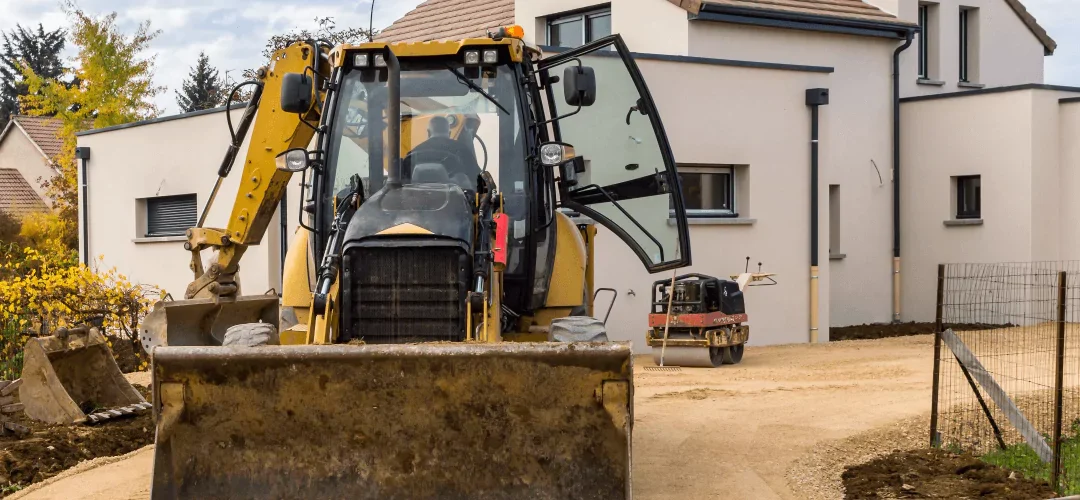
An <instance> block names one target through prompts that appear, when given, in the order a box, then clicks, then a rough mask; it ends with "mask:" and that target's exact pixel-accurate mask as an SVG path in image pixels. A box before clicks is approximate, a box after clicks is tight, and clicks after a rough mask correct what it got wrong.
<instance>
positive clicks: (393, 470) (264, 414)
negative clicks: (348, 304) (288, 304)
mask: <svg viewBox="0 0 1080 500" xmlns="http://www.w3.org/2000/svg"><path fill="white" fill-rule="evenodd" d="M631 364H632V360H631V353H630V347H629V345H628V344H626V343H535V344H528V343H504V344H473V343H466V344H462V343H433V344H408V345H360V346H354V345H307V346H264V347H162V348H158V349H155V350H154V353H153V365H154V368H153V376H154V401H155V412H157V415H156V416H157V417H158V418H157V441H156V449H155V456H154V479H153V487H152V492H151V497H152V498H153V499H176V498H379V499H398V498H401V499H426V498H438V499H466V498H468V499H530V498H545V499H547V498H550V499H564V498H574V499H592V498H596V499H600V498H602V499H613V498H628V497H629V496H630V429H631V425H632V422H633V417H632V401H633V399H632V394H631V391H632V383H631Z"/></svg>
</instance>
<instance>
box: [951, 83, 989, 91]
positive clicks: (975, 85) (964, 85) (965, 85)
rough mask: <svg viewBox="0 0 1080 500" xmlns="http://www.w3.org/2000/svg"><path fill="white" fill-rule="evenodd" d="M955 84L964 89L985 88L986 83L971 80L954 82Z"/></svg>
mask: <svg viewBox="0 0 1080 500" xmlns="http://www.w3.org/2000/svg"><path fill="white" fill-rule="evenodd" d="M956 86H957V87H960V88H965V89H983V88H986V84H983V83H972V82H958V83H957V84H956Z"/></svg>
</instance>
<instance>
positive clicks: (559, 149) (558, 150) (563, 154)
mask: <svg viewBox="0 0 1080 500" xmlns="http://www.w3.org/2000/svg"><path fill="white" fill-rule="evenodd" d="M575 156H577V155H576V154H575V153H574V147H573V146H571V145H569V144H562V143H558V142H552V143H548V144H543V145H541V146H540V163H542V164H543V165H544V166H548V167H554V166H557V165H562V164H563V163H566V162H567V161H569V160H572V159H573V158H574V157H575Z"/></svg>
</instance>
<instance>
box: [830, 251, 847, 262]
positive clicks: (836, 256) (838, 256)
mask: <svg viewBox="0 0 1080 500" xmlns="http://www.w3.org/2000/svg"><path fill="white" fill-rule="evenodd" d="M846 258H847V254H846V253H831V252H830V253H829V260H844V259H846Z"/></svg>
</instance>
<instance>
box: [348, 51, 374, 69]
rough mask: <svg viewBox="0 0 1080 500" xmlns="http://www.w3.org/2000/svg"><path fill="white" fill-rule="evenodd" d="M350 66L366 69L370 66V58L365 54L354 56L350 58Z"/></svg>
mask: <svg viewBox="0 0 1080 500" xmlns="http://www.w3.org/2000/svg"><path fill="white" fill-rule="evenodd" d="M352 64H353V66H356V67H357V68H366V67H368V65H370V64H371V58H370V57H368V55H367V54H355V55H353V58H352Z"/></svg>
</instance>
